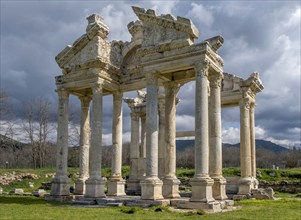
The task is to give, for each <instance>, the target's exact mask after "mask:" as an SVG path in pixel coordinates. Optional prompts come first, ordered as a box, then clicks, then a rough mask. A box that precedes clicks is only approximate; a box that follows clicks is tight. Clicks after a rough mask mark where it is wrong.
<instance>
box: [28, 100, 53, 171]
mask: <svg viewBox="0 0 301 220" xmlns="http://www.w3.org/2000/svg"><path fill="white" fill-rule="evenodd" d="M50 107H51V102H50V100H49V99H47V98H43V97H39V98H37V99H35V100H33V101H30V102H27V103H26V104H25V114H24V115H25V119H24V120H23V126H22V127H23V130H24V132H25V134H26V138H27V140H28V141H29V143H30V144H31V149H32V150H31V159H32V163H33V167H34V168H37V167H45V166H46V155H47V153H48V152H49V144H48V141H49V137H50V134H51V132H52V131H53V129H54V125H52V124H51V123H50Z"/></svg>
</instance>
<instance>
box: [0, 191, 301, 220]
mask: <svg viewBox="0 0 301 220" xmlns="http://www.w3.org/2000/svg"><path fill="white" fill-rule="evenodd" d="M236 205H238V206H241V207H242V208H241V209H239V210H236V211H231V212H225V213H216V214H204V213H203V212H202V211H201V210H198V212H193V213H192V212H185V213H182V212H172V211H170V209H168V208H166V207H158V206H156V207H152V208H150V209H142V208H137V207H109V208H78V207H74V206H70V205H69V204H66V203H59V202H47V201H45V200H44V199H43V198H36V197H29V196H8V195H0V213H1V215H0V219H1V220H5V219H18V220H19V219H20V220H22V219H39V220H40V219H64V220H65V219H73V220H76V219H106V220H110V219H113V220H119V219H120V220H124V219H131V220H135V219H145V220H152V219H154V220H158V219H162V220H164V219H167V220H168V219H175V220H177V219H183V220H185V219H189V220H195V219H216V220H221V219H246V220H247V219H252V220H256V219H287V220H290V219H296V220H298V219H300V218H301V201H300V200H293V199H281V200H277V201H271V200H243V201H240V202H237V203H236Z"/></svg>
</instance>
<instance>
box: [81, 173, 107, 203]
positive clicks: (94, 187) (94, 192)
mask: <svg viewBox="0 0 301 220" xmlns="http://www.w3.org/2000/svg"><path fill="white" fill-rule="evenodd" d="M105 184H106V181H105V180H104V179H92V178H89V179H88V180H87V181H86V193H85V197H88V198H99V197H105V196H106V195H105V193H104V192H105Z"/></svg>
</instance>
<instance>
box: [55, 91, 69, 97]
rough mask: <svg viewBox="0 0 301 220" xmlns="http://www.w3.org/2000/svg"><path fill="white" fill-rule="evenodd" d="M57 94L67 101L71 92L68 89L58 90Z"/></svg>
mask: <svg viewBox="0 0 301 220" xmlns="http://www.w3.org/2000/svg"><path fill="white" fill-rule="evenodd" d="M56 92H57V94H58V96H59V98H62V99H67V98H68V97H69V91H68V90H66V89H57V90H56Z"/></svg>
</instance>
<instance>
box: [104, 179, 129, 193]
mask: <svg viewBox="0 0 301 220" xmlns="http://www.w3.org/2000/svg"><path fill="white" fill-rule="evenodd" d="M107 195H108V196H125V195H126V194H125V181H124V180H123V179H122V178H118V179H114V178H113V179H112V178H111V179H110V182H109V183H108V192H107Z"/></svg>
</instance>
